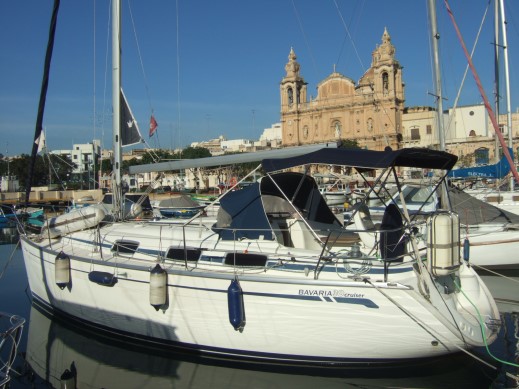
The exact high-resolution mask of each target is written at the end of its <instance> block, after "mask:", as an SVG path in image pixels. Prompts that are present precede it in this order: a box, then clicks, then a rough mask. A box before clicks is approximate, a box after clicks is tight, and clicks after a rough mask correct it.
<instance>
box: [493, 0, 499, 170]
mask: <svg viewBox="0 0 519 389" xmlns="http://www.w3.org/2000/svg"><path fill="white" fill-rule="evenodd" d="M494 93H495V96H494V97H495V103H494V104H495V110H496V114H497V117H498V119H497V120H498V121H499V97H500V96H499V0H495V2H494ZM494 162H495V163H498V162H499V139H498V137H497V135H496V137H495V138H494Z"/></svg>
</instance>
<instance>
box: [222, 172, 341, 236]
mask: <svg viewBox="0 0 519 389" xmlns="http://www.w3.org/2000/svg"><path fill="white" fill-rule="evenodd" d="M273 181H275V184H274V182H273ZM280 190H281V191H282V192H283V193H281V191H280ZM283 194H284V195H283ZM285 196H286V197H285ZM287 199H290V202H291V203H292V204H293V205H291V204H290V202H289V201H288V200H287ZM294 207H295V208H296V209H297V211H296V209H294ZM298 212H299V213H300V214H302V215H303V216H304V217H305V218H306V219H307V220H308V221H309V222H310V223H312V222H316V223H323V224H327V225H330V226H334V227H340V226H341V223H340V222H339V221H338V220H337V218H336V217H335V215H334V214H333V213H332V211H331V210H330V208H329V207H328V206H327V205H326V201H325V200H324V198H323V197H322V195H321V193H320V192H319V189H318V187H317V184H316V183H315V181H314V179H313V178H312V177H310V176H307V175H304V174H302V173H293V172H287V173H278V174H273V175H271V176H267V177H263V178H262V179H261V180H260V181H259V182H255V183H254V184H252V185H249V186H248V187H246V188H244V189H241V190H236V191H233V192H231V193H228V194H227V195H226V196H223V197H222V198H221V199H220V210H219V212H218V216H217V221H216V224H215V225H214V226H213V227H214V229H215V231H218V233H219V234H220V237H221V238H222V239H224V240H232V239H240V238H247V239H261V236H263V239H265V240H272V239H274V236H273V233H272V227H271V224H270V219H271V218H272V217H274V216H282V215H284V216H285V217H288V218H292V217H293V218H297V217H298V215H297V214H298Z"/></svg>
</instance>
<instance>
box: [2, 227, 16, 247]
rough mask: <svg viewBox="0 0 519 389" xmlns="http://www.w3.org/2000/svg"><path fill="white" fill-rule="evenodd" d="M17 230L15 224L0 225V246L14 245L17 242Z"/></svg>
mask: <svg viewBox="0 0 519 389" xmlns="http://www.w3.org/2000/svg"><path fill="white" fill-rule="evenodd" d="M18 238H19V236H18V230H17V228H16V225H15V224H10V225H3V224H0V244H14V243H16V242H18Z"/></svg>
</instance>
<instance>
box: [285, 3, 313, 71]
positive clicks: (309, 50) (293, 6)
mask: <svg viewBox="0 0 519 389" xmlns="http://www.w3.org/2000/svg"><path fill="white" fill-rule="evenodd" d="M292 8H293V9H294V14H295V16H296V19H297V23H298V25H299V29H300V30H301V34H303V39H304V41H305V45H306V49H307V50H308V53H309V54H310V59H311V60H312V65H313V67H314V72H315V75H316V77H318V74H319V72H318V71H317V63H316V62H315V57H314V54H313V52H312V49H311V47H310V44H309V43H308V37H307V35H306V33H305V29H304V27H303V22H302V21H301V16H300V15H299V12H298V11H297V8H296V5H295V3H294V0H292Z"/></svg>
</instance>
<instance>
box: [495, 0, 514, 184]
mask: <svg viewBox="0 0 519 389" xmlns="http://www.w3.org/2000/svg"><path fill="white" fill-rule="evenodd" d="M496 1H497V0H496ZM499 3H500V4H499V6H500V8H501V32H502V34H503V58H504V61H505V89H506V127H507V128H508V147H509V148H511V149H512V150H513V149H514V143H513V134H512V108H511V103H510V73H509V68H508V40H507V37H506V19H505V4H504V1H503V0H500V2H499ZM498 117H499V112H498ZM509 186H510V190H511V191H513V190H514V179H513V177H510V181H509Z"/></svg>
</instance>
